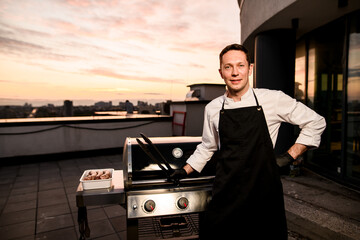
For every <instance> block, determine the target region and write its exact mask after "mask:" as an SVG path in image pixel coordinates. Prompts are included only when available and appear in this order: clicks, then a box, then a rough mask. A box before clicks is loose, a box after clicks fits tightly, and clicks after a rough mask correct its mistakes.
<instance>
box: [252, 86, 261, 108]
mask: <svg viewBox="0 0 360 240" xmlns="http://www.w3.org/2000/svg"><path fill="white" fill-rule="evenodd" d="M251 90H252V92H253V94H254V97H255V101H256V106H257V107H260V106H259V102H258V100H257V97H256V95H255V92H254V89H251Z"/></svg>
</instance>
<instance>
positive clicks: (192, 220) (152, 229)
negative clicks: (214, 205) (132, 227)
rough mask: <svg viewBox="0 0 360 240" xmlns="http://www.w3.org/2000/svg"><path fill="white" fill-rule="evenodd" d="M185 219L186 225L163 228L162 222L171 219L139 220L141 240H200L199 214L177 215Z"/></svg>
mask: <svg viewBox="0 0 360 240" xmlns="http://www.w3.org/2000/svg"><path fill="white" fill-rule="evenodd" d="M176 216H177V217H184V218H185V220H186V223H187V224H186V225H182V226H173V227H161V226H160V220H161V219H165V218H170V217H153V218H142V219H139V220H138V234H139V235H138V236H139V240H156V239H172V240H175V239H176V240H180V239H198V238H199V214H186V215H176Z"/></svg>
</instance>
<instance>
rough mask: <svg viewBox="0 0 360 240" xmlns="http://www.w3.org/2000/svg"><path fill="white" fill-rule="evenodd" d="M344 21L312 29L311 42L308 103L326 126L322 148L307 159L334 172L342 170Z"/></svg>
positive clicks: (309, 48)
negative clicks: (313, 30)
mask: <svg viewBox="0 0 360 240" xmlns="http://www.w3.org/2000/svg"><path fill="white" fill-rule="evenodd" d="M344 39H345V21H344V20H339V21H336V22H334V23H331V24H329V25H326V26H324V27H322V28H321V29H318V30H316V31H315V32H313V33H312V34H311V35H310V37H309V41H308V43H309V45H308V76H307V77H308V83H307V99H306V103H307V105H308V106H309V107H311V108H313V109H314V110H315V111H316V112H317V113H319V114H320V115H322V116H323V117H325V119H326V122H327V127H326V130H325V132H324V133H323V135H322V141H321V145H320V147H319V149H317V150H314V151H309V152H308V156H307V161H308V163H310V164H311V165H313V166H315V167H318V168H321V169H322V170H325V171H327V172H328V173H330V174H331V175H337V174H341V173H342V171H343V170H342V168H341V166H342V164H341V163H342V161H341V160H342V148H343V146H342V120H343V113H342V112H343V111H342V107H343V98H344V89H343V86H344V77H343V73H344V61H345V58H344V52H345V51H344V46H345V45H344V44H345V42H344Z"/></svg>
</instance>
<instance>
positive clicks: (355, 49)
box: [238, 0, 360, 188]
mask: <svg viewBox="0 0 360 240" xmlns="http://www.w3.org/2000/svg"><path fill="white" fill-rule="evenodd" d="M238 3H239V6H240V21H241V42H242V44H243V45H245V46H246V47H247V48H248V49H249V50H250V53H251V58H252V60H253V61H254V63H255V70H254V86H255V87H266V88H270V89H278V90H282V91H284V92H285V93H287V94H289V95H291V96H293V97H295V98H296V99H298V100H299V101H301V102H303V103H304V104H306V105H307V106H309V107H311V108H312V109H314V110H315V111H316V112H318V113H319V114H321V115H322V116H324V117H325V119H326V122H327V128H326V130H325V132H324V133H323V135H322V142H321V145H320V147H319V148H318V149H316V150H312V151H309V152H308V153H307V154H306V156H305V165H306V166H307V167H308V168H310V169H312V170H314V171H316V172H318V173H321V174H323V175H326V176H327V177H329V178H332V179H334V180H336V181H338V182H341V183H344V184H347V185H351V186H353V187H356V188H360V1H358V0H316V1H313V0H272V1H266V0H239V1H238ZM280 131H281V132H280V135H279V146H277V147H278V148H279V149H281V150H279V151H283V150H285V149H286V148H287V147H288V145H287V144H289V142H291V141H289V140H290V139H291V138H295V137H296V131H297V129H294V128H292V127H291V126H284V127H282V129H281V130H280Z"/></svg>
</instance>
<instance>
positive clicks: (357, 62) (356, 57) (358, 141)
mask: <svg viewBox="0 0 360 240" xmlns="http://www.w3.org/2000/svg"><path fill="white" fill-rule="evenodd" d="M358 13H359V12H358ZM348 61H349V62H348V66H349V68H348V82H347V90H348V94H347V110H348V112H347V141H346V143H347V151H346V159H347V162H346V167H347V171H346V176H348V177H350V178H353V179H357V180H360V17H359V14H357V15H353V17H352V18H351V21H350V35H349V59H348Z"/></svg>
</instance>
